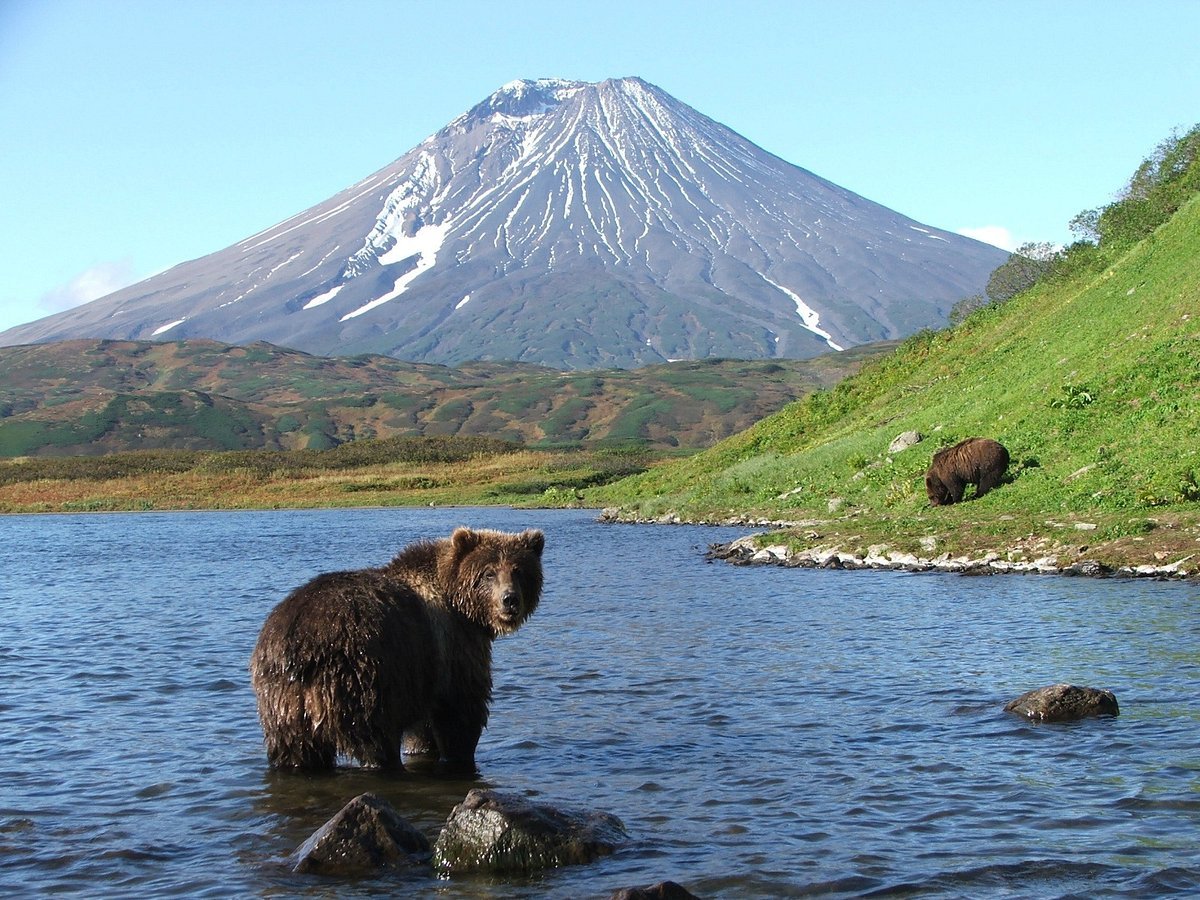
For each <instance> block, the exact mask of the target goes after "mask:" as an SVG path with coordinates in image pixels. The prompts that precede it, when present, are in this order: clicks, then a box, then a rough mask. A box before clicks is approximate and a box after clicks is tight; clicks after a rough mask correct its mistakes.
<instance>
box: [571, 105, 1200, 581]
mask: <svg viewBox="0 0 1200 900" xmlns="http://www.w3.org/2000/svg"><path fill="white" fill-rule="evenodd" d="M1198 156H1200V127H1197V128H1193V129H1191V130H1190V131H1188V132H1186V133H1183V134H1176V135H1173V136H1172V137H1171V138H1170V139H1168V140H1167V141H1164V142H1163V143H1162V144H1161V145H1160V146H1159V147H1158V148H1157V149H1156V150H1155V152H1154V154H1152V155H1151V157H1149V158H1148V159H1147V160H1146V161H1145V162H1144V163H1143V164H1142V165H1141V166H1139V167H1138V169H1137V171H1136V172H1135V173H1134V175H1133V177H1132V178H1131V179H1130V182H1129V184H1128V185H1127V186H1126V188H1125V189H1124V190H1123V191H1122V192H1121V193H1120V194H1119V195H1118V197H1117V199H1115V200H1114V201H1113V203H1111V204H1110V205H1109V206H1106V207H1104V208H1102V209H1099V210H1093V211H1089V212H1088V213H1086V214H1083V215H1082V216H1081V217H1077V221H1076V223H1075V225H1076V233H1078V234H1080V240H1079V241H1078V242H1077V243H1075V244H1072V245H1071V246H1069V247H1066V248H1064V249H1062V250H1060V251H1054V252H1053V253H1049V254H1042V255H1043V256H1044V258H1043V259H1039V260H1035V262H1039V263H1040V264H1039V265H1035V266H1027V265H1026V264H1025V262H1024V261H1022V259H1021V258H1020V255H1019V254H1018V255H1017V256H1016V257H1015V258H1014V261H1012V262H1010V263H1009V264H1008V265H1010V266H1012V267H1019V268H1020V269H1021V272H1020V273H1019V274H1020V276H1021V277H1022V278H1025V279H1026V281H1027V283H1025V284H1023V286H1022V289H1021V290H1019V291H1017V292H1015V293H1012V294H1011V296H1008V297H1006V298H1003V299H1000V298H995V299H993V300H992V301H990V302H988V303H985V304H982V305H981V306H979V307H978V308H976V309H974V310H973V311H970V312H969V313H968V314H966V315H965V316H963V317H962V319H961V321H960V322H959V323H958V324H957V325H955V326H953V327H951V328H948V329H946V330H943V331H938V332H932V331H923V332H921V333H919V334H916V335H914V336H913V337H912V338H910V339H909V340H907V341H905V342H904V343H903V344H902V345H901V346H900V347H899V348H898V349H897V350H896V351H895V352H894V353H892V354H890V355H888V356H886V357H883V358H880V359H878V360H875V361H873V362H871V363H869V364H867V365H866V366H865V367H864V368H863V369H862V370H861V371H860V372H859V373H858V374H856V375H853V376H851V377H849V378H847V379H845V380H844V381H842V382H840V383H839V384H838V385H837V386H836V387H833V388H832V389H829V390H824V391H821V392H818V393H816V394H813V395H811V396H809V397H806V398H804V399H801V400H799V401H797V402H795V403H793V404H790V405H789V406H787V407H786V408H784V409H783V410H782V411H781V412H779V413H777V414H775V415H772V416H770V417H768V418H766V419H764V420H762V421H760V422H758V423H757V424H755V425H754V426H752V427H750V428H749V429H747V430H746V431H744V432H742V433H740V434H738V435H735V436H733V437H731V438H729V439H727V440H725V441H722V442H721V443H719V444H717V445H715V446H714V447H712V448H710V449H708V450H706V451H704V452H702V453H699V454H697V455H695V456H693V457H691V458H688V459H686V460H680V461H673V462H671V463H670V464H667V465H663V466H658V467H654V468H652V469H650V470H649V471H647V472H645V473H643V474H640V475H637V476H634V477H631V478H630V479H627V480H623V481H620V482H617V483H614V484H610V485H605V486H599V487H596V488H594V489H591V490H589V491H587V492H586V497H587V499H588V501H589V502H592V503H595V504H596V505H603V506H612V507H618V508H620V510H621V512H622V515H624V516H626V517H630V518H647V519H657V518H661V517H664V516H666V517H678V518H679V519H680V520H683V521H723V520H730V519H741V520H747V521H753V520H762V521H766V522H776V523H779V522H791V523H796V524H795V525H794V527H791V528H788V529H785V530H783V531H778V532H773V533H768V534H766V535H764V536H763V537H762V538H761V543H763V544H787V545H789V546H791V547H792V548H794V549H812V548H818V547H820V548H830V547H837V548H840V549H843V550H844V551H846V552H859V553H864V552H865V551H866V549H867V548H868V547H870V546H872V545H876V546H877V545H887V546H888V547H890V548H892V549H893V550H895V551H896V552H902V553H912V554H915V555H917V556H920V557H924V558H935V557H936V556H938V555H940V554H942V553H949V554H950V555H952V556H964V555H965V556H968V557H972V558H976V557H979V556H982V555H984V554H987V553H989V552H990V553H993V554H998V555H1000V556H1001V557H1002V558H1007V559H1011V560H1013V561H1033V560H1036V559H1049V560H1054V561H1055V562H1056V564H1058V565H1069V564H1070V563H1071V562H1073V561H1075V560H1078V559H1082V558H1088V559H1092V560H1096V561H1098V562H1101V563H1104V564H1107V565H1129V564H1145V565H1156V564H1157V565H1170V564H1172V563H1175V562H1179V561H1180V560H1187V559H1190V558H1191V557H1193V556H1195V557H1196V559H1194V560H1192V562H1194V563H1196V565H1194V566H1193V567H1192V568H1193V569H1200V160H1198V159H1197V157H1198ZM1080 222H1083V223H1084V224H1085V226H1086V227H1083V228H1080V226H1079V223H1080ZM1002 268H1003V267H1002ZM1009 274H1010V275H1013V274H1014V273H1012V272H1010V273H1009ZM1003 280H1004V279H1002V278H1001V279H997V278H993V281H994V282H998V281H1003ZM1016 280H1020V279H1016ZM909 430H915V431H919V432H920V433H921V434H922V435H924V437H925V440H924V441H922V442H921V443H919V444H917V445H915V446H914V447H911V448H909V449H906V450H903V451H901V452H897V453H889V452H888V447H889V444H890V442H891V441H892V439H893V438H894V437H896V436H897V435H898V434H900V433H901V432H904V431H909ZM974 435H980V436H986V437H991V438H995V439H996V440H998V441H1000V442H1001V443H1002V444H1004V445H1005V446H1006V447H1007V448H1008V449H1009V451H1010V452H1011V454H1012V464H1011V465H1010V467H1009V474H1008V476H1007V478H1006V480H1005V481H1004V482H1003V483H1001V485H1000V486H999V487H998V488H996V489H995V490H993V491H991V492H990V493H988V494H987V496H985V497H982V498H980V499H979V500H977V501H973V502H970V503H964V504H960V505H954V506H949V507H939V508H931V507H930V505H929V503H928V500H927V498H926V496H925V491H924V489H923V479H924V474H925V471H926V469H927V467H928V466H929V463H930V459H931V457H932V455H933V453H934V451H936V450H938V449H940V448H942V447H946V446H950V445H952V444H955V443H957V442H958V441H960V440H962V439H963V438H966V437H970V436H974ZM1183 567H1184V568H1186V567H1187V564H1186V563H1185V564H1184V566H1183Z"/></svg>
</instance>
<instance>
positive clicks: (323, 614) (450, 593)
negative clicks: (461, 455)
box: [250, 528, 545, 771]
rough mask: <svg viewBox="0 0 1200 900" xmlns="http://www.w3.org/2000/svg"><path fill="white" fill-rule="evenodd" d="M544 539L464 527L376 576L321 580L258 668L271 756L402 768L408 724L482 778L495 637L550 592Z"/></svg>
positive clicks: (417, 547)
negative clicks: (545, 589) (545, 587)
mask: <svg viewBox="0 0 1200 900" xmlns="http://www.w3.org/2000/svg"><path fill="white" fill-rule="evenodd" d="M544 544H545V538H544V536H543V535H542V532H540V531H532V530H530V531H524V532H522V533H520V534H509V533H506V532H501V531H486V530H471V529H469V528H459V529H456V530H455V532H454V533H453V534H452V535H451V536H450V537H449V538H442V539H440V540H436V541H421V542H418V543H415V544H412V545H411V546H409V547H407V548H405V549H404V550H402V551H401V552H400V553H399V555H397V556H396V558H395V559H393V560H392V561H391V562H390V563H389V564H388V565H386V566H383V567H382V568H377V569H360V570H357V571H351V572H330V573H326V574H324V575H318V576H317V577H316V578H314V579H312V580H311V581H309V582H308V583H307V584H305V585H302V586H301V587H298V588H296V590H294V591H292V593H291V594H289V595H288V596H287V597H286V598H285V599H284V600H283V601H282V602H281V603H280V604H279V605H278V606H276V607H275V609H273V610H272V611H271V614H270V615H269V616H267V620H266V623H265V624H264V625H263V628H262V632H261V633H260V634H259V636H258V644H257V645H256V646H255V648H254V654H253V656H252V657H251V660H250V675H251V681H252V682H253V684H254V690H255V693H256V694H257V695H258V715H259V719H260V721H261V722H262V728H263V736H264V738H265V739H266V745H267V757H268V759H269V760H270V762H271V764H272V765H273V766H277V767H281V768H302V769H331V768H333V766H334V764H335V763H336V761H337V757H338V755H339V754H341V755H344V756H347V757H351V758H353V759H356V760H358V762H360V763H361V764H363V765H364V766H378V767H384V768H400V767H401V741H402V738H403V735H404V731H405V729H409V728H412V729H421V730H422V731H423V732H424V733H427V734H429V735H431V736H432V738H433V741H434V742H435V744H436V747H437V751H438V753H439V754H440V756H441V758H442V760H443V761H444V762H445V763H446V764H447V765H448V766H450V767H452V768H455V769H462V770H468V771H473V770H474V765H475V747H476V745H477V744H478V743H479V735H480V734H481V733H482V731H483V727H484V725H486V724H487V719H488V703H489V702H490V700H491V695H492V641H493V639H495V638H496V637H497V636H498V635H501V634H508V633H509V632H512V631H515V630H516V629H517V628H518V626H520V625H521V623H522V622H524V621H525V620H526V619H527V618H528V617H529V616H530V614H531V613H532V612H533V611H534V609H535V608H536V607H537V605H538V600H539V599H540V597H541V592H542V548H543V546H544Z"/></svg>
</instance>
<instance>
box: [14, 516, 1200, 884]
mask: <svg viewBox="0 0 1200 900" xmlns="http://www.w3.org/2000/svg"><path fill="white" fill-rule="evenodd" d="M595 517H596V513H595V512H593V511H553V512H550V511H526V510H521V511H518V510H510V509H493V508H487V509H483V508H461V509H366V510H321V511H286V512H285V511H276V512H230V513H224V512H197V513H134V514H112V515H107V514H105V515H79V516H58V515H49V516H11V517H4V518H0V539H2V541H3V546H4V547H5V555H6V565H5V570H6V571H5V577H4V579H3V581H2V582H0V608H2V609H3V616H2V617H0V636H2V639H0V685H3V691H2V692H0V733H2V734H3V735H4V743H5V747H6V748H7V749H6V751H5V752H4V753H3V754H2V755H0V894H3V895H5V896H21V895H36V896H41V895H46V894H52V893H53V894H62V895H71V894H79V895H87V896H104V897H120V896H131V897H132V896H137V897H149V896H154V897H232V896H239V897H241V896H260V895H265V896H272V897H309V896H317V897H322V896H338V897H353V896H395V895H400V896H434V895H436V896H441V897H524V896H528V897H606V896H608V895H609V894H610V893H611V892H612V891H614V890H616V889H618V888H622V887H628V886H633V885H645V884H650V883H654V882H657V881H661V880H663V879H672V880H675V881H678V882H679V883H681V884H683V885H684V886H685V887H687V888H688V889H689V890H691V891H692V892H693V893H695V894H697V895H699V896H702V897H722V896H725V897H786V896H807V895H823V896H891V895H901V896H935V897H936V896H946V897H957V896H1004V897H1025V896H1028V897H1066V896H1071V897H1098V896H1163V895H1170V894H1181V895H1187V894H1196V893H1197V892H1200V605H1198V601H1200V586H1197V585H1195V584H1186V583H1167V582H1155V581H1145V580H1137V581H1133V580H1116V579H1111V580H1094V579H1083V578H1065V577H1057V576H1016V575H1014V576H999V577H977V578H969V577H962V576H955V575H933V574H920V575H918V574H903V573H896V572H874V571H861V572H836V571H823V570H808V569H801V570H796V569H782V568H771V567H762V568H758V567H756V568H740V567H734V566H729V565H726V564H723V563H709V562H707V561H706V560H705V559H704V550H705V549H706V547H707V546H708V545H709V544H710V543H712V542H716V541H726V540H730V539H732V538H734V537H738V536H740V535H742V534H745V533H747V531H746V530H743V529H731V528H698V527H683V526H672V527H665V526H638V525H601V524H598V523H596V521H595ZM459 524H467V525H472V526H477V527H490V528H501V529H504V530H519V529H522V528H526V527H538V528H542V529H543V530H544V531H545V533H546V553H545V559H544V563H545V573H546V590H545V593H544V594H543V599H542V604H541V606H540V608H539V609H538V611H537V613H536V614H535V615H534V616H533V618H532V619H530V621H529V622H528V623H527V624H526V625H525V627H524V628H523V629H522V630H521V631H520V632H518V633H517V634H516V635H514V636H512V637H508V638H503V639H501V640H500V641H498V642H497V644H496V647H495V669H494V673H495V682H496V688H495V698H494V701H493V704H492V717H491V723H490V724H489V727H488V730H487V731H485V732H484V736H483V739H482V741H481V742H480V746H479V751H478V757H477V760H478V764H479V768H480V774H479V776H478V777H477V778H476V779H472V780H465V779H458V778H455V779H451V778H445V777H437V776H435V775H434V774H432V773H422V772H419V771H412V772H407V773H402V774H394V775H384V774H380V773H377V772H371V771H363V770H357V769H350V768H347V769H341V770H339V771H338V772H336V773H334V774H332V775H325V776H319V777H311V776H304V775H296V774H291V773H280V772H273V771H271V770H270V769H269V768H268V767H267V764H266V757H265V755H264V753H263V749H262V737H261V732H260V730H259V726H258V721H257V718H256V714H255V706H254V695H253V692H252V691H251V689H250V684H249V678H248V673H247V661H248V659H249V656H250V651H251V649H252V647H253V644H254V641H255V638H256V637H257V633H258V629H259V627H260V626H261V625H262V622H263V619H264V618H265V616H266V615H267V613H268V611H269V610H270V609H271V607H272V606H273V605H274V604H275V603H277V602H278V601H279V600H280V599H282V597H283V596H284V594H286V593H287V592H288V590H290V589H291V588H292V587H295V586H296V585H298V584H300V583H302V582H303V581H305V580H307V579H308V578H309V577H311V576H312V575H314V574H316V573H318V572H321V571H328V570H333V569H345V568H357V567H361V566H370V565H378V564H382V563H383V562H386V561H387V560H388V559H390V557H391V556H392V555H393V554H394V553H395V551H396V550H398V549H399V548H400V547H401V546H403V545H404V544H407V543H408V542H410V541H412V540H414V539H416V538H420V537H437V536H442V535H445V534H448V533H449V532H450V531H451V530H452V529H453V528H454V527H455V526H456V525H459ZM1057 681H1071V682H1074V683H1077V684H1086V685H1090V686H1093V687H1103V688H1109V689H1111V690H1113V691H1114V692H1115V693H1116V695H1117V697H1118V700H1119V702H1120V705H1121V714H1120V716H1118V717H1115V718H1106V719H1093V720H1087V721H1083V722H1077V723H1071V724H1065V725H1034V724H1030V723H1027V722H1025V721H1022V720H1020V719H1018V718H1016V717H1014V716H1012V715H1009V714H1006V713H1004V712H1003V711H1002V707H1003V705H1004V703H1005V702H1006V701H1007V700H1009V699H1012V698H1013V697H1015V696H1016V695H1018V694H1020V693H1022V692H1024V691H1026V690H1028V689H1031V688H1034V687H1041V686H1043V685H1046V684H1051V683H1054V682H1057ZM471 787H492V788H495V789H497V790H501V791H509V792H515V793H519V794H521V795H524V796H527V797H529V798H531V799H534V800H536V801H538V802H545V803H551V804H555V805H559V806H567V807H576V808H588V809H600V810H605V811H607V812H610V813H613V814H615V815H617V816H619V817H620V818H621V819H622V820H623V821H624V823H625V825H626V827H627V829H628V831H629V833H630V836H631V840H630V842H629V844H628V845H627V846H626V847H624V848H622V849H621V850H619V851H618V852H617V853H615V854H614V855H612V856H609V857H605V858H603V859H601V860H599V861H598V862H596V863H593V864H591V865H587V866H576V867H564V868H560V869H554V870H550V871H546V872H543V873H540V874H537V875H534V876H530V877H511V878H510V877H505V878H495V877H460V876H455V877H454V878H449V879H445V878H437V877H434V876H431V875H429V874H427V873H422V874H415V875H414V874H404V875H397V874H388V873H385V874H381V875H379V876H378V877H371V878H364V879H357V880H349V881H347V880H339V879H331V878H326V877H321V876H313V875H299V874H295V873H293V872H291V871H290V870H289V868H288V865H287V857H288V855H289V854H291V853H292V852H293V851H294V850H295V849H296V848H297V846H298V845H299V844H300V843H301V842H302V841H303V840H304V839H305V838H306V837H308V835H309V834H311V832H312V831H313V830H314V829H315V828H317V827H318V826H320V825H321V824H322V823H323V822H325V821H326V820H327V819H328V818H329V817H330V816H331V815H333V813H335V812H336V811H337V810H338V809H339V808H340V807H341V806H342V805H343V804H344V803H345V802H346V801H348V800H349V799H351V798H352V797H354V796H356V795H357V794H359V793H362V792H364V791H374V792H376V793H378V794H380V795H381V796H383V797H384V798H386V799H387V800H388V801H389V802H391V803H392V804H393V805H394V806H395V807H396V808H397V809H398V810H399V811H400V812H401V813H402V814H403V815H405V816H407V817H408V818H409V819H410V820H411V821H413V822H414V824H416V825H417V826H418V827H420V828H421V829H423V830H424V831H426V833H427V834H428V835H429V836H430V838H431V839H432V838H433V837H435V836H436V834H437V831H438V829H439V826H440V825H441V823H443V822H444V821H445V819H446V816H447V815H448V813H449V811H450V809H451V808H452V807H453V806H454V805H455V804H456V803H458V802H460V801H461V800H462V799H463V798H464V797H465V795H466V793H467V791H468V790H469V789H470V788H471Z"/></svg>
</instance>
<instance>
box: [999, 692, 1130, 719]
mask: <svg viewBox="0 0 1200 900" xmlns="http://www.w3.org/2000/svg"><path fill="white" fill-rule="evenodd" d="M1004 711H1005V712H1010V713H1016V714H1017V715H1019V716H1025V718H1027V719H1030V720H1032V721H1034V722H1074V721H1076V720H1077V719H1086V718H1088V717H1089V716H1115V715H1117V714H1118V713H1119V712H1120V709H1119V708H1118V707H1117V698H1116V695H1115V694H1113V692H1112V691H1104V690H1100V689H1099V688H1090V687H1079V686H1077V685H1074V684H1052V685H1050V686H1049V687H1043V688H1038V689H1037V690H1033V691H1029V692H1027V693H1024V694H1022V695H1021V696H1020V697H1018V698H1017V699H1016V700H1012V701H1010V702H1009V703H1008V704H1007V705H1006V706H1005V707H1004Z"/></svg>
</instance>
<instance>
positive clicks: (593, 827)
mask: <svg viewBox="0 0 1200 900" xmlns="http://www.w3.org/2000/svg"><path fill="white" fill-rule="evenodd" d="M628 837H629V836H628V834H627V833H626V831H625V826H624V824H622V822H621V820H620V819H618V818H617V817H616V816H613V815H610V814H609V813H605V812H592V811H567V810H561V809H556V808H555V807H552V806H547V805H545V804H540V803H532V802H530V801H529V800H526V799H525V798H524V797H518V796H516V795H515V794H502V793H499V792H497V791H490V790H479V789H475V790H472V791H471V792H470V793H469V794H467V797H466V799H465V800H463V802H462V803H460V804H458V806H456V807H454V809H453V810H452V811H451V812H450V817H449V818H448V819H447V820H446V825H445V827H444V828H443V829H442V833H441V834H440V835H438V839H437V842H436V843H435V844H434V848H433V861H434V866H435V867H436V868H437V869H438V871H440V872H445V873H449V872H464V871H471V870H485V871H489V872H532V871H536V870H538V869H545V868H550V867H553V866H566V865H575V864H578V863H587V862H591V861H592V860H594V859H596V858H597V857H600V856H604V855H606V854H609V853H612V852H613V851H614V850H615V849H616V848H617V847H618V846H620V845H621V844H623V843H624V842H625V841H626V840H627V839H628Z"/></svg>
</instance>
